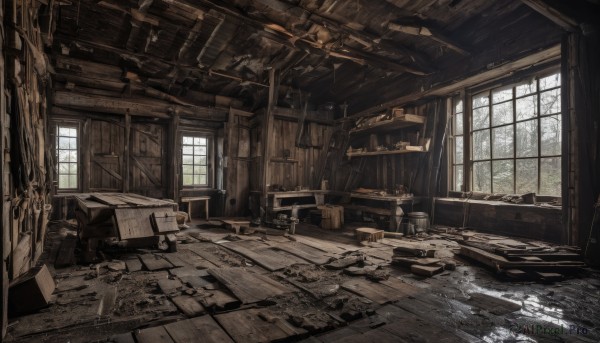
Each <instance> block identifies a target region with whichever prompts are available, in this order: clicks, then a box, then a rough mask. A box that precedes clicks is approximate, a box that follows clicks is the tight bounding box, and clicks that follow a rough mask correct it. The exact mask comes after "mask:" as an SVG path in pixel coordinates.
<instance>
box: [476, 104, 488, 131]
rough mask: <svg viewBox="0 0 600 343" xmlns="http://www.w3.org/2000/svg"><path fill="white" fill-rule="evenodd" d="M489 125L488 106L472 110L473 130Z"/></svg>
mask: <svg viewBox="0 0 600 343" xmlns="http://www.w3.org/2000/svg"><path fill="white" fill-rule="evenodd" d="M489 126H490V108H489V107H482V108H477V109H474V110H473V130H478V129H484V128H486V127H489Z"/></svg>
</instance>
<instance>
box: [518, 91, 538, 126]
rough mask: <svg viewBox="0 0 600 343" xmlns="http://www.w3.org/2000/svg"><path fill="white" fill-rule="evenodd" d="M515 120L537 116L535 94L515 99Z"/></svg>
mask: <svg viewBox="0 0 600 343" xmlns="http://www.w3.org/2000/svg"><path fill="white" fill-rule="evenodd" d="M516 106H517V120H523V119H529V118H533V117H535V116H537V95H532V96H528V97H525V98H521V99H517V100H516Z"/></svg>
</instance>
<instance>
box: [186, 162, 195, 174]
mask: <svg viewBox="0 0 600 343" xmlns="http://www.w3.org/2000/svg"><path fill="white" fill-rule="evenodd" d="M193 173H194V166H192V165H190V164H184V165H183V174H193Z"/></svg>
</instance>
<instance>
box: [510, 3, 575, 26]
mask: <svg viewBox="0 0 600 343" xmlns="http://www.w3.org/2000/svg"><path fill="white" fill-rule="evenodd" d="M521 1H522V2H523V3H524V4H525V5H527V6H529V7H531V8H532V9H533V10H534V11H536V12H538V13H539V14H541V15H543V16H544V17H546V18H548V19H550V20H552V22H554V23H555V24H557V25H558V26H560V27H562V28H563V29H564V30H566V31H569V32H574V31H576V30H577V21H576V20H575V19H573V18H571V17H569V16H568V15H566V14H565V13H563V12H561V11H560V10H558V9H557V8H555V7H554V6H552V5H550V4H548V2H547V1H544V0H521Z"/></svg>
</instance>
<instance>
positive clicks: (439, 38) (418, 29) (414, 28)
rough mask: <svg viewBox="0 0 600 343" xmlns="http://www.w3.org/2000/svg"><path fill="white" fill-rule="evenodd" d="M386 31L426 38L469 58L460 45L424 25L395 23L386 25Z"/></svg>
mask: <svg viewBox="0 0 600 343" xmlns="http://www.w3.org/2000/svg"><path fill="white" fill-rule="evenodd" d="M388 29H390V30H392V31H396V32H402V33H406V34H409V35H413V36H419V37H426V38H428V39H431V40H433V41H436V42H438V43H440V44H441V45H443V46H445V47H447V48H448V49H450V50H454V51H456V52H458V53H459V54H461V55H463V56H469V55H470V53H469V52H468V51H467V50H466V49H465V48H463V47H461V44H459V43H457V42H455V41H454V40H453V39H450V38H448V37H447V35H446V34H443V33H441V32H440V31H439V30H437V29H434V28H432V27H430V26H426V25H424V24H421V25H402V24H397V23H391V22H390V23H388Z"/></svg>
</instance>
